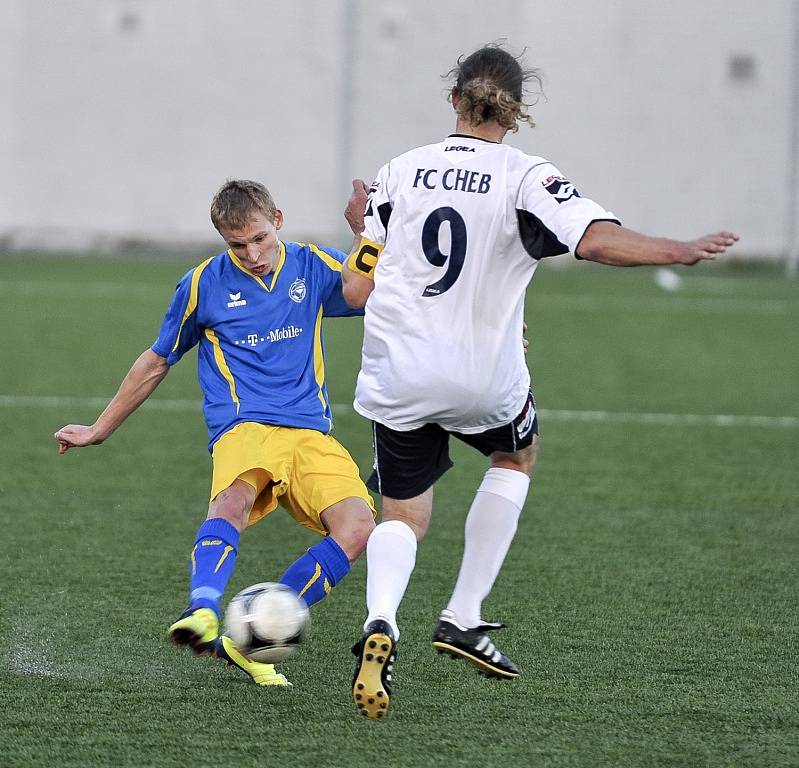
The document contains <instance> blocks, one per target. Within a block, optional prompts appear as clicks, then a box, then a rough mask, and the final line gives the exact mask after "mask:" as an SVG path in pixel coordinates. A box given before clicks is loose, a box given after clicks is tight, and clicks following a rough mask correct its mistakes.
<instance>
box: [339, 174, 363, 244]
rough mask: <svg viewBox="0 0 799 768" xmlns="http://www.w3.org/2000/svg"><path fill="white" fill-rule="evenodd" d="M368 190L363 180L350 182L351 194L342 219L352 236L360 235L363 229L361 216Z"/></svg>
mask: <svg viewBox="0 0 799 768" xmlns="http://www.w3.org/2000/svg"><path fill="white" fill-rule="evenodd" d="M368 193H369V189H368V187H367V186H366V182H365V181H364V180H363V179H353V180H352V192H351V194H350V199H349V200H348V201H347V207H346V208H345V209H344V218H345V219H346V220H347V224H349V225H350V229H351V230H352V234H353V235H360V234H361V232H363V229H364V223H363V214H364V213H365V211H366V198H367V196H368Z"/></svg>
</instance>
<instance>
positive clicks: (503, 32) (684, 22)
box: [0, 0, 799, 257]
mask: <svg viewBox="0 0 799 768" xmlns="http://www.w3.org/2000/svg"><path fill="white" fill-rule="evenodd" d="M796 7H797V3H796V0H760V2H755V0H727V1H726V2H725V1H724V0H699V1H697V0H673V2H671V3H662V2H660V1H659V0H657V1H656V0H616V2H614V3H597V2H595V0H569V1H568V2H563V0H560V1H557V0H527V1H526V2H525V1H524V0H493V2H491V3H490V4H489V3H481V4H464V3H462V2H453V1H452V0H439V1H438V2H431V1H430V0H426V1H424V0H405V1H404V2H400V0H383V1H382V2H380V3H377V2H369V0H327V2H312V1H311V0H294V2H292V3H285V2H276V1H275V2H272V1H270V0H61V1H60V2H53V1H52V0H1V1H0V40H2V45H0V92H1V93H2V103H0V243H1V244H3V245H5V246H6V247H18V248H36V247H44V248H66V249H74V248H83V247H110V246H112V245H114V244H115V243H117V242H119V241H120V240H123V241H124V240H131V239H132V240H142V241H152V242H153V243H160V244H167V243H169V244H176V245H178V244H185V243H193V242H212V241H214V239H215V237H214V232H213V230H212V228H211V225H210V222H209V220H208V214H207V210H208V204H209V202H210V199H211V197H212V195H213V193H214V192H215V190H216V189H217V187H218V186H219V185H220V184H221V183H222V182H223V181H224V180H225V179H226V178H228V177H231V176H240V177H249V178H256V179H259V180H261V181H264V182H265V183H266V184H267V186H269V187H270V189H271V190H272V192H273V194H274V196H275V198H276V200H277V201H278V205H279V206H280V207H282V208H283V210H284V212H285V213H286V217H287V224H286V229H285V230H284V234H285V235H286V237H287V238H314V239H317V240H319V241H321V242H325V243H330V244H333V245H338V246H340V247H345V246H346V245H348V242H349V240H348V237H347V235H346V232H347V229H346V225H345V224H344V222H343V219H342V217H341V211H342V209H343V206H344V204H345V202H346V199H347V196H348V194H349V179H350V178H352V176H363V177H364V178H367V180H369V179H370V178H371V176H372V175H373V174H374V173H375V171H376V170H377V168H378V167H379V166H380V165H381V164H382V163H383V162H385V161H386V160H388V159H389V158H390V157H392V156H394V155H396V154H399V153H400V152H401V151H404V150H405V149H408V148H410V147H411V146H414V145H417V144H422V143H428V142H432V141H437V140H439V139H440V138H441V137H443V136H444V135H445V134H446V133H447V132H449V131H450V130H451V129H452V127H453V126H454V120H453V115H452V111H451V107H450V106H449V104H448V103H447V101H446V98H445V94H446V86H445V82H444V81H443V80H442V79H441V78H440V75H442V74H443V73H445V72H446V71H447V70H448V69H449V68H450V67H451V66H452V65H453V64H454V62H455V60H456V58H457V56H458V55H459V54H461V53H469V52H471V51H472V50H473V49H475V48H476V47H478V46H479V45H481V44H483V43H484V42H490V41H496V40H498V39H501V38H504V39H506V40H507V43H508V46H509V48H510V49H511V50H513V51H515V52H519V51H521V50H522V49H523V48H525V47H526V48H527V54H526V62H527V63H528V64H529V65H532V66H536V67H539V68H540V69H541V70H542V71H543V75H544V78H545V79H544V85H545V92H546V100H541V101H539V103H538V105H537V106H536V107H535V108H534V109H533V114H534V116H535V118H536V121H537V123H538V127H536V128H535V129H533V130H530V129H527V128H524V127H523V128H522V129H521V131H520V132H519V133H518V134H516V135H514V136H510V137H509V138H508V141H509V142H510V143H513V144H515V145H517V146H519V147H521V148H522V149H524V150H526V151H528V152H530V153H532V154H538V155H543V156H545V157H547V158H548V159H550V160H552V161H553V162H555V163H556V164H557V165H559V166H560V167H561V168H562V169H563V170H564V171H565V172H566V173H567V174H568V175H569V176H570V177H571V178H572V180H573V181H574V182H575V183H576V184H577V186H578V188H579V189H580V191H581V193H582V194H583V195H586V196H589V197H593V198H595V199H597V200H598V201H600V202H601V203H603V204H604V205H605V206H607V207H609V208H611V209H612V210H613V211H614V212H615V213H617V214H618V215H619V216H621V217H622V219H623V221H624V223H625V224H626V225H628V226H630V227H633V228H636V229H641V230H643V231H646V232H649V233H651V234H663V235H670V236H674V237H692V236H697V235H700V234H703V233H704V232H705V231H709V230H713V229H716V228H721V227H727V228H730V229H735V230H736V231H738V232H739V233H740V234H741V236H742V243H741V246H740V250H742V251H745V252H746V253H748V254H751V255H754V256H771V257H776V256H781V255H783V254H784V253H785V251H786V249H787V247H788V243H787V242H786V238H787V237H789V232H790V227H789V224H790V217H791V216H793V215H795V214H797V213H799V212H796V211H793V212H789V210H788V208H789V207H790V206H791V200H793V205H794V207H795V203H796V198H795V197H794V198H792V197H791V194H792V192H791V187H792V185H793V183H795V181H793V182H792V179H791V174H790V167H791V166H790V163H791V157H792V155H791V151H792V148H791V146H790V141H791V138H790V137H791V120H792V109H793V106H792V105H793V101H792V100H793V99H794V90H793V89H794V87H795V86H794V84H793V83H792V67H793V66H794V56H795V55H796V52H795V50H794V48H795V45H796V41H795V26H794V25H795V19H794V14H795V8H796ZM735 62H737V64H736V63H735ZM736 67H737V69H736ZM736 72H737V73H738V77H736V76H735V73H736ZM158 247H159V246H156V245H154V246H153V248H154V250H157V248H158ZM200 255H204V254H200Z"/></svg>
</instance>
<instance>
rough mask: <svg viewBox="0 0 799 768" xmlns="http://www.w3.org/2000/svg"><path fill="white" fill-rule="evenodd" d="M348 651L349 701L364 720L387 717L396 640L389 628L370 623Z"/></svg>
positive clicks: (375, 622)
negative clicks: (351, 669) (351, 670)
mask: <svg viewBox="0 0 799 768" xmlns="http://www.w3.org/2000/svg"><path fill="white" fill-rule="evenodd" d="M352 652H353V653H354V654H355V656H356V662H355V674H354V675H353V676H352V700H353V702H354V704H355V706H356V707H357V708H358V711H359V712H360V713H361V714H362V715H363V716H364V717H367V718H369V719H370V720H380V719H381V718H383V717H385V716H386V715H387V714H388V708H389V704H390V703H391V689H392V682H393V681H392V678H393V675H394V664H395V663H396V661H397V641H396V639H395V637H394V632H393V630H392V629H391V625H390V624H389V623H388V622H386V621H383V620H382V619H376V620H375V621H372V622H370V623H369V625H368V626H367V627H366V629H365V630H364V633H363V635H362V636H361V639H360V640H359V641H358V642H357V643H355V645H353V646H352Z"/></svg>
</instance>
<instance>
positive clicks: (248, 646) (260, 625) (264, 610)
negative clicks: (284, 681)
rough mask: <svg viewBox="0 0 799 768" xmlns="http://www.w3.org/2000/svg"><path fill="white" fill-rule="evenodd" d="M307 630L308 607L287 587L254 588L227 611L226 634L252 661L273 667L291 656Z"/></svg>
mask: <svg viewBox="0 0 799 768" xmlns="http://www.w3.org/2000/svg"><path fill="white" fill-rule="evenodd" d="M307 629H308V606H307V605H306V604H305V601H304V600H303V599H302V598H301V597H300V596H299V595H298V594H297V593H296V592H295V591H294V590H293V589H291V588H290V587H287V586H286V585H285V584H275V583H271V582H266V583H263V584H253V586H251V587H247V589H243V590H242V591H241V592H239V593H238V594H237V595H236V596H235V597H234V598H233V599H232V600H231V601H230V604H229V605H228V607H227V612H226V614H225V634H226V635H227V636H228V637H229V638H230V639H231V640H232V641H233V642H234V643H235V644H236V647H237V648H238V649H239V650H240V651H241V652H242V653H243V654H244V655H245V656H247V657H248V658H250V659H252V660H253V661H262V662H265V663H267V664H274V663H276V662H278V661H283V660H284V659H287V658H288V657H289V656H291V655H292V654H293V653H295V651H296V650H297V648H298V647H299V645H300V643H301V642H302V639H303V637H304V636H305V632H306V630H307Z"/></svg>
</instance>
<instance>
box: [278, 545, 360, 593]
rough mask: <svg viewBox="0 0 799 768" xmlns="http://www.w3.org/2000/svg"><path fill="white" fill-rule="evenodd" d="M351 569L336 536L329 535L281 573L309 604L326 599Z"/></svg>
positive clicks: (283, 581)
mask: <svg viewBox="0 0 799 768" xmlns="http://www.w3.org/2000/svg"><path fill="white" fill-rule="evenodd" d="M349 572H350V561H349V559H348V558H347V555H346V553H345V552H344V550H343V549H342V548H341V547H340V546H339V545H338V543H337V542H336V540H335V539H333V538H331V537H330V536H327V537H326V538H324V539H322V541H320V542H319V543H318V544H314V546H312V547H311V548H310V549H309V550H308V551H307V552H306V553H305V554H304V555H303V556H302V557H300V558H298V559H297V560H295V561H294V562H293V563H292V564H291V565H290V566H289V567H288V568H287V569H286V572H285V573H284V574H283V575H282V576H281V577H280V583H281V584H285V585H286V586H288V587H291V588H292V589H293V590H294V591H295V592H297V593H298V594H299V595H300V597H302V599H303V600H305V602H306V603H307V604H308V605H313V604H314V603H318V602H319V601H320V600H322V599H323V598H324V597H325V596H326V595H327V593H328V592H330V590H331V589H333V587H335V586H336V584H338V583H339V582H340V581H341V580H342V579H343V578H344V577H345V576H346V575H347V574H348V573H349Z"/></svg>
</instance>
